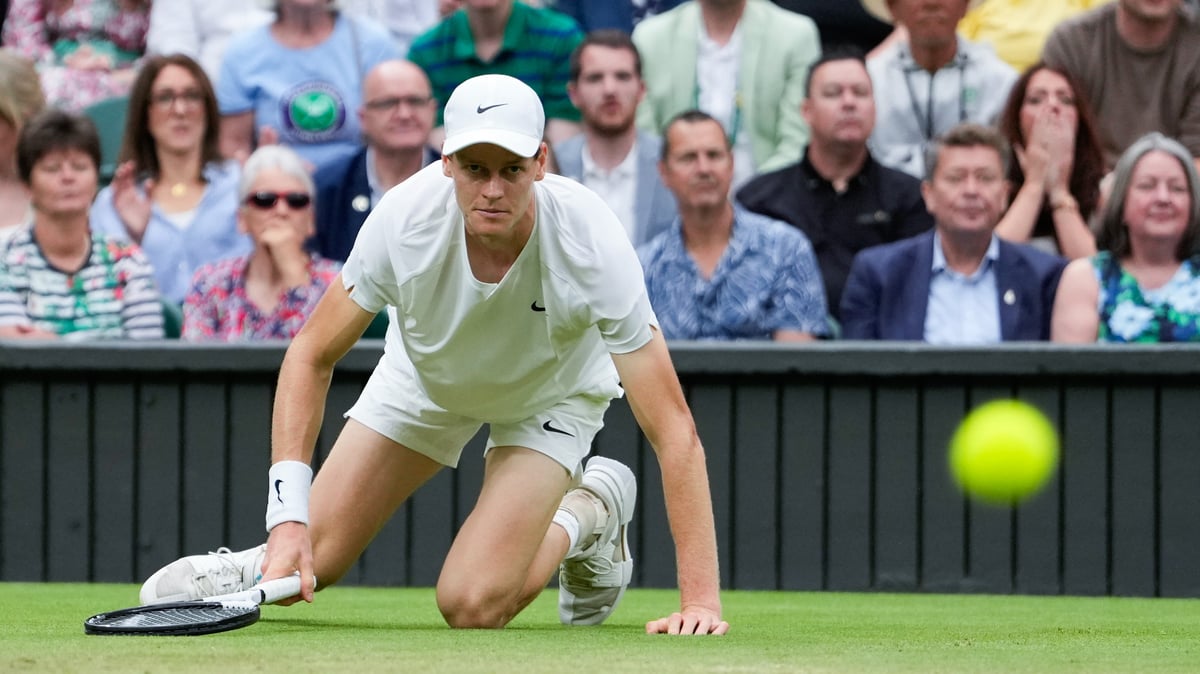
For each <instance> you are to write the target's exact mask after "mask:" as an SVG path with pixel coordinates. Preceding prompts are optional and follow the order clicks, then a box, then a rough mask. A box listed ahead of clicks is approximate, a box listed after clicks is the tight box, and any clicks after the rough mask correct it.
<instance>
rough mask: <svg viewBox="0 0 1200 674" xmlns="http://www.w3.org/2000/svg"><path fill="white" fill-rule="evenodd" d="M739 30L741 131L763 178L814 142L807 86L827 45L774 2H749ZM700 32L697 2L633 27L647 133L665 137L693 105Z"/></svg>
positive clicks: (808, 24)
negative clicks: (803, 108) (804, 112)
mask: <svg viewBox="0 0 1200 674" xmlns="http://www.w3.org/2000/svg"><path fill="white" fill-rule="evenodd" d="M739 30H741V31H742V68H741V74H740V79H739V82H740V83H741V85H740V86H741V96H742V118H743V120H744V128H743V133H744V132H749V134H750V140H751V143H752V147H753V150H754V162H755V164H756V170H757V171H758V172H760V173H761V172H762V171H770V170H773V169H777V168H782V167H783V166H786V165H787V164H791V163H794V162H798V161H800V157H801V154H802V153H803V150H804V146H805V145H806V144H807V143H808V125H807V124H805V122H804V119H803V118H802V117H801V116H800V103H801V102H802V101H803V100H804V80H805V78H806V77H807V76H808V69H809V67H810V66H811V65H812V63H813V61H815V60H817V58H818V57H819V56H820V54H821V41H820V36H819V35H818V33H817V26H816V24H814V23H813V22H812V19H809V18H808V17H807V16H804V15H801V14H797V13H795V12H790V11H788V10H786V9H782V8H780V7H777V6H776V5H775V4H774V3H772V2H769V1H768V0H747V2H746V10H745V12H744V13H743V14H742V20H741V23H740V26H739ZM699 34H700V7H699V6H698V5H697V3H696V2H695V0H692V1H691V2H685V3H683V4H682V5H679V6H678V7H676V8H675V9H672V10H671V11H669V12H665V13H663V14H659V15H657V16H652V17H650V18H648V19H645V20H643V21H641V22H640V23H638V25H637V27H636V28H634V30H633V41H634V43H635V44H637V48H638V51H639V52H641V55H642V70H643V79H644V80H645V82H646V99H645V100H644V101H642V103H641V105H639V106H638V117H637V119H638V126H639V127H641V128H642V129H645V130H646V131H649V132H650V133H653V134H655V135H661V134H662V130H663V127H664V126H665V125H666V123H667V122H668V121H670V119H671V117H673V116H675V115H677V114H679V113H680V112H683V111H684V110H687V109H689V108H693V107H695V88H696V52H697V49H698V45H697V43H698V39H699Z"/></svg>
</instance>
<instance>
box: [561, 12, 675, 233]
mask: <svg viewBox="0 0 1200 674" xmlns="http://www.w3.org/2000/svg"><path fill="white" fill-rule="evenodd" d="M567 95H568V96H570V97H571V102H572V103H574V104H575V107H577V108H579V112H580V114H581V115H582V118H583V133H581V134H577V135H575V136H572V137H571V138H568V139H567V140H564V141H562V142H560V143H555V144H554V158H555V160H556V161H557V162H558V169H559V173H561V174H562V175H564V176H566V177H568V178H571V179H573V180H577V181H579V182H581V183H583V184H584V186H586V187H587V188H588V189H591V190H592V191H593V192H595V193H596V194H599V195H600V198H601V199H603V200H604V203H606V204H608V206H609V208H611V209H612V210H613V213H615V214H616V216H617V219H618V220H620V221H621V224H622V225H624V226H625V231H626V233H627V234H629V239H630V241H632V242H633V244H634V245H635V246H639V245H641V244H643V243H645V242H647V241H649V240H650V239H652V238H654V236H655V235H656V234H658V233H659V232H661V231H663V230H665V229H666V228H667V227H668V226H669V225H670V224H671V222H672V221H673V220H674V219H675V216H676V215H677V212H676V208H675V198H674V197H673V196H672V195H671V193H670V192H669V191H667V188H666V186H665V185H663V182H662V180H661V179H660V178H659V175H658V169H657V164H658V156H659V152H660V148H661V142H660V141H659V139H658V137H657V136H654V135H652V134H649V133H647V132H645V131H639V130H638V128H637V127H636V126H635V124H634V122H635V121H636V117H637V107H638V104H639V103H641V101H642V99H643V98H645V96H646V85H645V83H644V82H643V81H642V59H641V57H640V56H639V55H638V50H637V47H636V46H634V44H633V40H631V39H630V38H629V35H628V34H626V33H624V32H622V31H619V30H600V31H595V32H592V33H589V34H588V35H587V37H585V38H584V40H583V42H582V43H581V44H580V45H579V47H577V48H576V49H575V53H574V54H572V55H571V80H570V81H569V82H568V83H567Z"/></svg>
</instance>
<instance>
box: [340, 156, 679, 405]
mask: <svg viewBox="0 0 1200 674" xmlns="http://www.w3.org/2000/svg"><path fill="white" fill-rule="evenodd" d="M534 190H535V197H534V200H535V204H536V208H537V215H536V221H535V224H534V230H533V234H532V236H530V239H529V242H528V244H526V247H525V249H524V250H523V251H522V252H521V254H520V256H519V257H518V258H517V261H516V262H515V263H513V266H512V267H511V268H510V269H509V271H508V273H507V274H506V275H505V276H504V278H503V279H501V281H500V282H499V283H484V282H481V281H479V280H478V279H476V278H475V276H474V274H473V273H472V272H471V267H470V264H469V262H468V260H467V249H466V235H465V228H464V223H463V215H462V211H461V210H460V209H459V207H458V204H457V202H456V201H455V197H454V183H453V181H452V180H451V179H450V178H447V177H445V176H444V175H443V174H442V167H441V164H440V163H435V164H432V165H430V166H427V167H425V168H424V169H422V170H421V171H420V172H418V173H417V174H416V175H414V176H413V177H412V178H409V179H408V180H407V181H405V182H403V183H401V184H400V185H398V186H396V187H395V188H393V189H392V190H390V191H389V192H388V193H387V194H386V195H384V197H383V199H382V200H381V201H380V202H379V206H378V207H376V208H375V209H374V210H373V211H372V212H371V215H370V216H369V217H368V218H367V221H366V222H365V223H364V224H363V228H362V230H361V231H360V232H359V235H358V239H357V240H356V241H355V244H354V249H353V250H352V251H351V253H350V256H349V259H347V260H346V265H345V267H344V268H343V270H342V278H343V282H344V284H345V286H346V289H347V290H349V292H350V297H351V299H353V300H354V301H355V302H357V303H358V304H359V306H361V307H362V308H363V309H365V310H367V311H370V312H377V311H379V310H381V309H383V308H384V307H385V306H389V305H390V306H392V307H395V310H394V311H395V313H394V315H393V320H392V324H391V326H390V327H389V329H388V334H387V337H386V347H385V352H384V357H383V360H382V361H381V362H380V365H379V367H396V368H403V369H411V371H413V372H414V373H415V374H416V379H417V381H419V382H420V383H421V385H422V386H423V387H424V389H425V392H426V394H427V395H428V396H429V398H430V399H431V400H432V401H433V402H435V403H437V404H438V405H440V406H441V407H443V408H445V409H446V410H448V411H450V412H454V413H456V414H461V415H463V416H466V417H469V418H473V419H479V420H481V421H485V422H501V423H503V422H513V421H519V420H521V419H525V418H528V417H530V416H532V415H533V414H535V413H537V412H539V411H541V410H544V409H546V408H547V407H549V406H551V405H553V404H555V403H557V402H559V401H561V400H563V399H565V398H567V397H570V396H573V395H580V394H585V395H596V396H602V397H606V398H613V397H617V396H620V395H621V389H620V387H619V386H618V383H617V373H616V368H615V367H614V366H613V364H612V359H611V357H610V356H609V353H628V352H630V351H634V350H636V349H638V348H640V347H642V346H644V345H645V344H646V343H647V342H649V341H650V338H651V332H650V328H651V326H655V327H657V325H658V322H657V319H656V318H655V316H654V312H653V311H652V310H651V308H650V301H649V299H648V298H647V296H646V287H645V282H644V281H643V278H642V270H641V265H640V264H639V262H638V259H637V255H636V254H635V253H634V250H633V246H632V244H630V242H629V239H628V237H627V236H626V235H625V231H624V229H623V228H622V227H621V225H620V223H619V222H617V221H616V216H614V215H613V213H612V211H611V210H609V208H608V207H607V206H606V205H605V204H604V202H603V201H602V200H601V199H600V198H599V197H598V196H596V194H595V193H593V192H592V191H591V190H588V189H587V188H585V187H583V186H582V185H580V184H578V183H576V182H574V181H572V180H569V179H567V178H563V177H561V176H557V175H552V174H547V175H546V177H545V179H544V180H542V181H540V182H537V183H535V184H534Z"/></svg>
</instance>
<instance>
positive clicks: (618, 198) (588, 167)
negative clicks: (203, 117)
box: [582, 142, 640, 241]
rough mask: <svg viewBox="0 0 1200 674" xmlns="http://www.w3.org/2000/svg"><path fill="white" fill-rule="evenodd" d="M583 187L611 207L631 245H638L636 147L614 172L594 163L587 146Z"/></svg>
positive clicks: (630, 150) (634, 146)
mask: <svg viewBox="0 0 1200 674" xmlns="http://www.w3.org/2000/svg"><path fill="white" fill-rule="evenodd" d="M582 158H583V184H584V185H586V186H587V188H588V189H590V190H591V191H593V192H595V193H596V194H598V195H599V196H600V198H601V199H603V200H604V203H606V204H608V207H609V208H611V209H612V212H613V213H614V214H615V215H616V216H617V219H618V220H620V221H621V224H622V225H624V226H625V233H626V234H628V235H629V240H630V241H637V240H638V235H639V234H640V232H638V231H637V225H638V223H637V215H636V213H635V210H636V209H635V208H634V201H635V198H636V196H637V188H638V183H637V181H638V161H637V158H638V157H637V143H636V142H635V143H634V144H633V147H631V148H629V154H627V155H625V159H624V160H623V161H622V162H621V163H620V164H617V165H616V166H615V167H614V168H613V170H611V171H605V170H604V169H602V168H600V167H599V166H597V165H596V162H595V161H593V160H592V153H591V152H590V151H589V150H588V147H587V143H584V144H583V155H582Z"/></svg>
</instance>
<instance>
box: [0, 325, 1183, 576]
mask: <svg viewBox="0 0 1200 674" xmlns="http://www.w3.org/2000/svg"><path fill="white" fill-rule="evenodd" d="M672 353H673V357H674V359H675V364H676V366H677V369H678V370H679V373H680V378H681V379H682V381H683V383H684V386H685V390H686V391H687V394H688V398H689V402H690V404H691V406H692V409H693V412H694V414H695V416H696V419H697V425H698V427H699V430H700V435H701V438H702V439H703V440H704V443H705V446H706V449H707V452H708V460H709V471H710V477H711V481H712V491H713V496H714V505H715V510H716V520H717V527H718V532H717V535H718V539H719V544H720V549H721V563H722V576H723V582H724V585H725V586H726V587H731V588H742V589H792V590H818V589H825V590H851V591H857V590H902V591H910V590H911V591H936V592H964V591H965V592H998V593H1009V592H1019V593H1033V594H1081V595H1104V594H1115V595H1138V596H1187V597H1194V596H1200V574H1198V573H1197V572H1196V569H1198V568H1200V489H1198V488H1197V485H1200V387H1198V386H1197V385H1196V382H1197V381H1198V379H1197V375H1198V374H1200V349H1197V348H1192V347H1137V348H1134V347H1099V346H1096V347H1088V348H1066V347H1058V346H1053V345H1005V346H1003V347H1000V348H989V349H937V348H932V347H927V346H924V345H904V344H855V343H846V342H842V343H821V344H816V345H806V346H799V347H792V346H784V345H773V344H751V345H741V344H737V345H723V346H720V347H712V346H704V345H697V344H675V345H672ZM380 354H381V349H380V347H379V343H378V342H373V343H367V342H364V343H362V344H360V345H359V346H358V347H356V348H355V349H354V350H353V351H352V352H351V353H350V354H349V355H348V356H347V358H346V359H345V360H344V361H343V362H342V363H341V364H340V365H339V367H338V370H337V373H336V376H335V381H334V384H333V387H332V389H331V391H330V397H329V406H328V412H327V413H326V423H325V430H324V431H323V432H322V435H321V440H320V446H319V448H318V450H319V451H318V459H319V457H320V456H322V455H323V453H324V452H325V451H326V450H327V449H328V447H329V446H330V444H331V443H332V439H333V437H334V435H335V434H336V432H337V429H338V428H339V427H340V425H341V413H342V412H343V411H344V410H345V409H346V408H348V407H349V406H350V404H351V403H352V402H353V401H354V399H355V397H356V395H357V392H358V390H359V389H360V388H361V386H362V385H363V383H364V382H365V381H366V377H367V376H368V375H369V373H370V370H371V368H372V367H374V365H375V363H376V361H377V360H378V359H379V356H380ZM282 356H283V348H282V347H281V346H277V345H252V346H239V347H194V346H189V345H186V344H177V343H163V344H161V345H155V346H151V347H146V346H139V345H129V344H121V345H111V346H93V345H77V346H60V345H46V344H42V345H36V344H32V345H31V344H23V343H5V344H0V581H115V582H132V581H139V580H141V579H143V578H144V577H145V576H147V575H148V574H149V573H151V572H153V571H154V570H155V569H157V568H158V567H159V566H161V565H162V564H164V563H166V562H168V561H170V560H172V559H174V558H175V557H176V556H179V555H181V554H191V553H196V552H204V551H207V550H213V549H216V548H217V547H218V546H221V545H229V546H231V547H234V548H238V547H246V546H249V545H253V544H255V543H257V542H260V541H261V540H262V538H263V536H264V533H263V530H262V522H263V507H264V506H263V501H264V498H265V491H266V490H265V488H264V484H265V482H264V479H263V477H264V475H265V473H266V468H267V465H268V463H269V448H268V441H269V428H270V407H271V398H272V390H273V385H274V378H275V373H276V372H277V369H278V367H279V363H280V361H281V359H282ZM1009 396H1016V397H1020V398H1023V399H1026V400H1028V401H1030V402H1033V403H1035V404H1037V405H1038V406H1039V407H1041V408H1042V409H1043V410H1044V411H1046V412H1047V413H1048V414H1049V415H1050V416H1051V418H1052V419H1053V420H1054V421H1055V422H1056V423H1057V425H1058V427H1059V428H1060V430H1061V431H1062V434H1063V450H1064V453H1063V462H1062V467H1061V470H1060V472H1059V474H1058V475H1057V477H1056V480H1055V481H1054V482H1053V483H1052V484H1051V486H1050V488H1049V489H1047V490H1046V491H1044V492H1043V493H1041V494H1039V495H1038V496H1037V497H1036V498H1035V499H1033V500H1032V501H1030V502H1029V503H1027V504H1025V505H1023V506H1021V507H1020V508H1017V509H995V508H984V507H978V506H975V505H973V504H971V503H968V502H966V501H964V499H963V498H961V497H960V496H959V495H958V493H957V492H956V490H955V488H954V487H953V485H952V484H951V483H950V481H949V479H948V477H947V472H946V467H945V446H946V441H947V439H948V438H949V435H950V433H951V431H952V429H953V427H954V425H955V424H956V423H957V422H958V420H959V419H960V418H961V416H962V414H963V413H964V411H965V410H967V409H970V408H971V407H972V406H974V405H976V404H978V403H980V402H982V401H984V400H988V399H992V398H997V397H1009ZM596 444H597V449H598V451H599V452H601V453H604V454H606V455H610V456H613V457H615V458H619V459H622V460H625V461H627V462H629V463H631V464H632V465H634V467H635V471H636V472H637V473H638V474H639V476H640V478H641V489H640V494H639V512H638V514H637V516H636V519H635V523H634V527H635V528H634V532H633V536H634V541H633V544H634V555H635V559H637V561H638V564H637V567H636V571H635V576H634V584H635V585H640V586H644V587H648V586H653V587H670V586H674V584H675V571H674V554H673V548H672V546H671V542H670V535H669V533H668V530H667V527H666V519H665V516H664V511H663V504H662V490H661V486H660V484H659V482H658V469H657V465H656V463H655V460H654V457H653V451H652V450H651V449H650V448H649V447H648V446H647V445H646V443H645V440H644V439H643V438H642V437H641V434H640V433H639V432H638V430H637V427H636V425H635V424H634V422H633V420H632V416H631V414H630V413H629V409H628V406H627V405H626V404H625V403H624V401H618V402H616V403H614V405H613V408H612V409H611V410H610V412H609V415H608V423H607V426H606V428H605V429H604V430H603V431H602V432H601V434H600V436H599V437H598V438H597V441H596ZM481 448H482V442H481V438H478V437H477V438H476V439H475V440H474V441H473V442H472V443H471V446H470V447H469V448H468V450H467V451H466V453H464V458H463V461H462V464H461V467H460V468H459V469H458V470H457V471H444V472H443V473H442V474H440V475H439V476H438V477H436V478H435V479H434V480H433V481H432V482H431V483H430V484H429V485H428V486H426V487H425V488H424V489H423V490H422V491H421V492H419V493H418V495H417V496H416V498H414V500H413V501H412V502H411V503H409V504H408V505H406V506H405V507H404V508H402V509H401V510H400V512H399V513H398V514H397V516H396V517H395V518H394V519H393V521H392V522H391V523H390V524H389V525H388V527H387V529H386V530H385V531H384V533H383V534H381V536H380V537H379V538H378V539H377V540H376V541H375V542H374V543H373V544H372V546H371V548H370V549H369V550H368V552H367V553H366V555H365V556H364V558H363V560H362V561H361V563H360V564H359V566H358V567H357V569H356V570H355V571H354V572H352V574H351V575H350V577H348V578H347V579H346V581H345V582H351V583H363V584H378V585H386V584H407V585H432V584H434V582H435V581H436V578H437V572H438V569H439V567H440V563H441V559H442V557H443V555H444V554H445V551H446V550H447V548H448V547H449V543H450V540H451V537H452V536H453V534H454V531H455V527H456V526H457V523H459V522H461V521H462V519H463V518H464V517H465V516H466V513H467V512H468V510H469V509H470V507H471V505H472V504H473V502H474V498H475V494H476V493H477V490H478V485H479V481H480V479H481V475H482V462H481V461H480V460H479V458H478V457H479V452H480V451H481Z"/></svg>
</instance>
